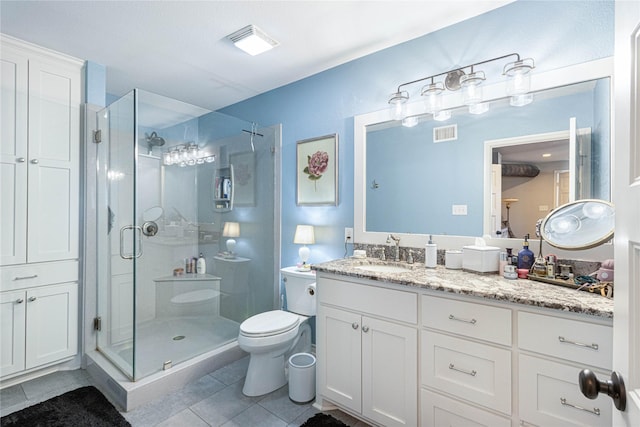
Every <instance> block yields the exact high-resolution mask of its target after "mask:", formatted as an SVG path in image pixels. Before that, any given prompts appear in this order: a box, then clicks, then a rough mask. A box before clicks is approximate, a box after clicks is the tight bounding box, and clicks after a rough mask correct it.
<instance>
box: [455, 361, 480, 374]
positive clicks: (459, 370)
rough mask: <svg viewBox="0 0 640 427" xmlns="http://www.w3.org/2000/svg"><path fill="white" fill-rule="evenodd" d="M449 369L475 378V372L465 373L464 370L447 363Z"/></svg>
mask: <svg viewBox="0 0 640 427" xmlns="http://www.w3.org/2000/svg"><path fill="white" fill-rule="evenodd" d="M449 369H451V370H453V371H458V372H462V373H463V374H467V375H471V376H472V377H475V376H476V374H477V372H476V371H475V370H473V371H467V370H465V369H460V368H456V367H455V365H454V364H453V363H449Z"/></svg>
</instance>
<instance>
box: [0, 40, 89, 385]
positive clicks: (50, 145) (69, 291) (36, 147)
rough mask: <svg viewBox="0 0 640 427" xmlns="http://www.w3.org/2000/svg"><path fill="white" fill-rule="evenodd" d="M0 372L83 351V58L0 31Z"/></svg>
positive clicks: (15, 373)
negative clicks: (80, 291)
mask: <svg viewBox="0 0 640 427" xmlns="http://www.w3.org/2000/svg"><path fill="white" fill-rule="evenodd" d="M0 59H1V61H0V64H1V69H0V83H1V90H2V92H1V98H0V99H1V101H0V102H1V104H0V137H1V139H0V186H1V189H2V197H1V198H0V215H1V216H0V245H1V246H0V280H1V282H0V379H2V380H3V382H5V380H7V379H9V378H14V377H19V376H20V375H22V374H25V373H29V372H33V371H36V370H39V369H41V368H43V367H47V366H52V365H55V364H57V363H60V362H62V361H66V360H69V359H72V358H73V357H74V356H75V355H76V354H77V352H78V310H79V304H78V277H79V268H78V246H79V242H78V239H79V228H80V226H79V194H80V188H79V157H80V155H79V152H80V149H79V148H80V147H79V145H80V103H81V96H82V95H81V91H82V67H83V62H82V61H80V60H77V59H75V58H70V57H68V56H65V55H62V54H59V53H56V52H52V51H49V50H46V49H42V48H40V47H38V46H34V45H32V44H29V43H25V42H22V41H20V40H16V39H14V38H11V37H8V36H5V35H3V34H0Z"/></svg>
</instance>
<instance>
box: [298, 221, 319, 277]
mask: <svg viewBox="0 0 640 427" xmlns="http://www.w3.org/2000/svg"><path fill="white" fill-rule="evenodd" d="M315 242H316V241H315V236H314V233H313V225H298V226H297V227H296V234H295V236H294V237H293V243H296V244H299V245H303V246H302V247H301V248H300V250H298V255H299V256H300V260H301V261H302V266H301V267H300V268H299V269H300V270H309V269H310V268H311V267H310V265H309V264H307V261H309V255H311V250H310V249H309V248H308V247H307V246H306V245H313V244H314V243H315Z"/></svg>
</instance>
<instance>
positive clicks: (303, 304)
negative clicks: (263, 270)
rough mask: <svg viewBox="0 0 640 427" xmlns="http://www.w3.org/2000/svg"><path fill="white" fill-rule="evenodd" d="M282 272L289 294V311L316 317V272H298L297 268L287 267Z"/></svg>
mask: <svg viewBox="0 0 640 427" xmlns="http://www.w3.org/2000/svg"><path fill="white" fill-rule="evenodd" d="M280 272H281V273H282V280H283V281H284V286H285V290H286V293H287V311H290V312H292V313H297V314H302V315H304V316H315V315H316V274H315V271H297V269H296V267H286V268H283V269H281V270H280Z"/></svg>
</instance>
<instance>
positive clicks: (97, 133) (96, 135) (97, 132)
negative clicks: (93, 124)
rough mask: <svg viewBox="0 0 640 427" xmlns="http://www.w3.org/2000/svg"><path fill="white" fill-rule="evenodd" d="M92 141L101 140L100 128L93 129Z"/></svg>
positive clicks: (96, 142) (97, 142)
mask: <svg viewBox="0 0 640 427" xmlns="http://www.w3.org/2000/svg"><path fill="white" fill-rule="evenodd" d="M93 142H94V143H95V144H99V143H101V142H102V131H101V130H100V129H97V130H94V131H93Z"/></svg>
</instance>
